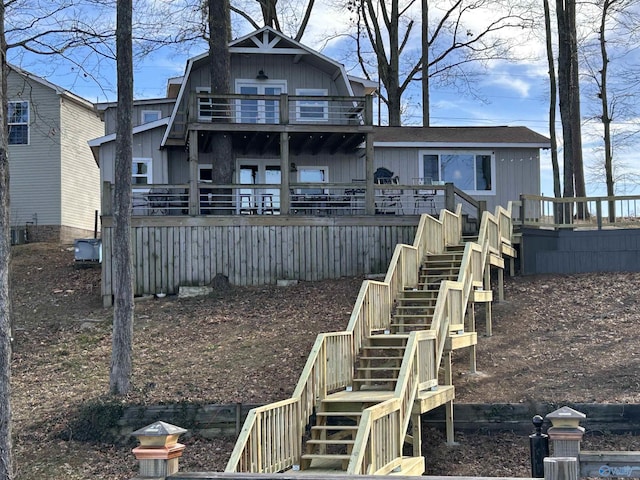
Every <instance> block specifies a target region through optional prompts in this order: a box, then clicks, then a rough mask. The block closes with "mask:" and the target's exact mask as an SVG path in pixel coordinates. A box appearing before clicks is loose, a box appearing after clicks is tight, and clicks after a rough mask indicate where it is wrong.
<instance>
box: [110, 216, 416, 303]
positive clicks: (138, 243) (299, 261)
mask: <svg viewBox="0 0 640 480" xmlns="http://www.w3.org/2000/svg"><path fill="white" fill-rule="evenodd" d="M112 233H113V228H112V227H105V228H103V252H104V259H105V260H104V262H103V275H102V278H103V295H112V294H113V280H112V275H113V272H112V268H113V265H112V255H113V245H112V243H111V242H112ZM414 234H415V227H411V226H382V225H381V226H375V225H368V226H363V225H277V226H273V225H271V226H258V225H253V226H238V225H233V226H221V225H210V226H207V225H198V226H141V227H133V228H132V234H131V238H132V248H133V254H132V258H133V266H134V277H135V293H136V295H142V294H153V293H158V292H160V291H163V292H166V293H169V294H175V293H178V289H179V286H180V285H208V284H209V283H210V282H211V280H212V279H213V277H214V276H215V275H216V274H218V273H221V274H223V275H226V276H227V277H228V278H229V281H230V282H231V283H232V284H235V285H261V284H273V283H275V282H276V281H277V280H278V279H280V278H287V279H298V280H303V281H318V280H324V279H331V278H340V277H344V276H357V275H364V274H368V273H382V272H381V271H379V270H380V268H386V266H387V265H388V263H389V261H390V259H391V256H392V255H393V250H394V248H395V245H396V244H397V243H402V242H407V241H410V240H411V238H412V236H413V235H414Z"/></svg>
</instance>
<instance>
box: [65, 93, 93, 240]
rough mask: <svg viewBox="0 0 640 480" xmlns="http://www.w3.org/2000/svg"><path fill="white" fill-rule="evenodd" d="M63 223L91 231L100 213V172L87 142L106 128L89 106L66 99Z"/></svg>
mask: <svg viewBox="0 0 640 480" xmlns="http://www.w3.org/2000/svg"><path fill="white" fill-rule="evenodd" d="M60 118H61V121H60V124H61V128H60V141H61V143H62V150H61V158H60V162H61V178H60V181H61V205H62V219H61V224H62V225H65V226H70V227H73V228H75V229H81V230H87V231H89V232H90V231H92V230H93V229H94V220H95V212H96V210H97V211H99V210H100V169H99V168H98V165H97V164H96V162H95V159H94V158H93V155H92V153H91V149H90V148H89V145H88V143H87V139H90V138H96V137H99V136H101V135H103V134H104V125H103V123H102V121H101V120H100V118H99V117H98V115H97V114H96V113H95V112H94V111H93V108H89V107H88V106H87V105H79V104H78V103H76V102H74V101H71V100H69V99H65V98H64V97H63V98H62V99H61V104H60Z"/></svg>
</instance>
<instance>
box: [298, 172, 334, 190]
mask: <svg viewBox="0 0 640 480" xmlns="http://www.w3.org/2000/svg"><path fill="white" fill-rule="evenodd" d="M297 168H298V182H299V183H327V182H328V181H329V167H326V166H325V167H316V166H304V167H297ZM297 193H300V194H303V195H323V194H325V193H327V191H326V189H324V188H321V187H311V188H299V189H298V191H297Z"/></svg>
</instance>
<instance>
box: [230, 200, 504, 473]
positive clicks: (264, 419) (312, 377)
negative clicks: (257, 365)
mask: <svg viewBox="0 0 640 480" xmlns="http://www.w3.org/2000/svg"><path fill="white" fill-rule="evenodd" d="M503 210H504V209H503ZM496 216H497V217H499V219H500V221H499V222H498V221H497V220H495V218H493V216H492V215H490V214H488V213H487V212H485V215H484V216H483V222H482V224H481V228H480V231H481V233H480V234H481V237H480V239H483V238H486V240H481V241H482V249H481V253H480V254H478V248H479V247H478V246H470V247H466V249H465V255H464V256H463V266H462V267H461V273H460V276H459V281H457V282H452V281H443V282H442V283H441V285H440V290H439V294H438V299H437V303H436V306H435V311H434V315H433V320H432V324H431V329H430V330H427V331H421V332H412V333H411V335H410V342H409V343H410V344H411V345H412V346H411V347H410V348H409V345H408V347H407V351H406V353H405V357H404V359H403V365H402V367H401V371H400V376H399V379H398V383H397V386H396V394H395V395H394V398H393V399H392V400H389V401H387V402H383V403H381V404H379V405H375V406H373V407H371V408H370V409H366V410H365V412H364V414H363V416H362V418H361V421H360V425H361V426H360V428H359V430H358V433H357V436H356V443H355V445H354V448H353V457H352V459H351V461H350V463H349V472H353V473H369V472H374V473H382V472H383V471H386V470H387V469H389V468H390V469H393V468H395V466H397V462H398V461H399V460H398V458H394V459H389V457H388V455H391V454H392V452H393V453H394V454H397V453H398V452H400V455H401V451H402V442H403V441H404V434H405V431H406V426H407V424H408V423H407V422H408V418H409V415H410V412H411V405H412V403H413V400H414V399H415V396H416V394H417V392H418V391H419V390H422V389H424V388H429V387H431V386H435V385H437V369H438V367H439V365H440V361H441V359H442V354H443V349H444V344H445V339H446V337H447V335H448V334H449V331H450V325H454V326H456V328H459V326H460V325H461V324H462V328H463V320H462V319H464V313H465V309H466V302H467V300H468V296H469V292H470V289H471V287H470V286H472V285H474V284H475V283H476V282H478V281H481V280H482V276H483V273H482V272H483V270H484V265H485V258H486V255H487V253H488V250H489V248H490V246H493V247H494V248H499V242H500V241H501V240H502V238H503V237H502V235H503V234H504V233H505V232H506V231H507V230H506V229H508V228H510V226H509V225H505V226H504V227H503V225H502V222H506V221H508V222H510V219H511V217H510V214H508V211H506V210H505V211H502V210H496ZM485 218H486V220H485ZM461 222H462V220H461V210H460V206H458V208H457V210H456V213H455V214H454V213H451V212H448V211H446V210H443V211H442V212H441V214H440V219H439V220H438V219H434V218H432V217H430V216H428V215H423V216H422V217H421V219H420V223H419V226H418V231H417V233H416V237H415V240H414V243H413V245H411V246H410V245H398V246H397V247H396V249H395V251H394V255H393V258H392V260H391V263H390V265H389V270H388V272H387V275H386V277H385V281H384V282H375V281H371V280H366V281H364V282H363V284H362V287H361V288H360V292H359V294H358V298H357V300H356V302H355V305H354V308H353V311H352V313H351V318H350V320H349V324H348V326H347V329H346V330H345V331H343V332H333V333H326V334H320V335H318V337H317V338H316V342H315V344H314V346H313V349H312V351H311V354H310V355H309V358H308V360H307V363H306V365H305V368H304V370H303V371H302V374H301V375H300V379H299V381H298V384H297V386H296V389H295V390H294V393H293V396H292V398H290V399H288V400H284V401H281V402H276V403H272V404H269V405H265V406H263V407H259V408H255V409H253V410H251V412H250V413H249V415H248V416H247V419H246V420H245V423H244V425H243V428H242V430H241V433H240V436H239V437H238V440H237V442H236V445H235V448H234V450H233V452H232V454H231V457H230V459H229V462H228V463H227V467H226V471H227V472H238V471H242V472H264V473H275V472H279V471H282V470H285V469H288V468H291V467H294V466H295V465H299V464H300V457H301V440H302V437H303V434H304V430H305V427H306V425H307V423H308V421H309V418H310V417H311V415H312V414H313V411H314V408H315V407H316V406H317V405H318V404H319V402H320V401H322V400H323V399H324V398H325V397H326V396H327V395H328V394H329V393H330V392H332V391H337V390H340V389H345V388H347V387H350V386H351V385H352V381H353V375H354V370H353V369H354V364H355V358H356V355H357V352H359V351H360V349H361V347H362V345H363V343H364V341H365V339H366V338H367V337H368V336H370V335H371V333H372V332H375V331H379V330H386V329H388V328H389V327H390V322H391V310H392V305H393V302H394V301H395V298H396V295H397V294H398V292H400V291H402V290H403V289H405V288H415V287H416V286H417V281H418V271H419V268H420V264H421V262H422V261H423V258H424V256H425V255H426V254H427V253H441V252H443V251H444V250H445V248H446V246H447V245H454V244H459V243H460V241H461V238H462V237H461V235H462V223H461ZM499 224H500V227H499V228H498V225H499ZM478 255H480V259H478ZM469 279H471V280H469ZM423 342H427V344H428V345H430V346H429V347H426V346H424V345H422V343H423ZM409 400H411V401H409ZM385 439H386V440H385ZM385 442H390V443H385ZM396 442H397V444H396ZM398 445H399V447H398ZM363 470H365V471H363ZM389 471H390V470H389Z"/></svg>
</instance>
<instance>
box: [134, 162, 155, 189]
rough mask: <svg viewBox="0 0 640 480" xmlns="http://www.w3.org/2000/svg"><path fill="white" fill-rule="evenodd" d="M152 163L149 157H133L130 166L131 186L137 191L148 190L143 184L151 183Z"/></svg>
mask: <svg viewBox="0 0 640 480" xmlns="http://www.w3.org/2000/svg"><path fill="white" fill-rule="evenodd" d="M152 163H153V160H152V159H151V158H134V159H133V165H132V166H131V185H132V186H133V188H135V189H136V190H139V191H143V190H148V188H147V189H145V188H144V186H145V185H151V184H152V183H153V175H152V169H151V167H152ZM138 187H142V188H138Z"/></svg>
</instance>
